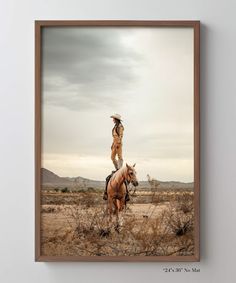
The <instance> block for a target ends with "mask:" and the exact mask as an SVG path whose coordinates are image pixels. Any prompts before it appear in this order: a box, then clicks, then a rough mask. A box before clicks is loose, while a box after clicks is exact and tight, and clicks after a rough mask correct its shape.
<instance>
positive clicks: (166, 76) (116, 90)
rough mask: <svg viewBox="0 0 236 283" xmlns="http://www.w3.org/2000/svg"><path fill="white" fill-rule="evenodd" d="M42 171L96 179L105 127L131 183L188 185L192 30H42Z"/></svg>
mask: <svg viewBox="0 0 236 283" xmlns="http://www.w3.org/2000/svg"><path fill="white" fill-rule="evenodd" d="M42 51H43V53H42V54H43V61H42V66H43V75H42V78H43V93H42V99H43V107H42V123H43V129H42V138H43V140H42V141H43V150H42V165H43V167H45V168H47V169H49V170H51V171H53V172H54V173H56V174H58V175H60V176H71V177H72V176H82V177H86V178H91V179H95V180H104V179H105V177H106V176H107V175H108V174H109V173H110V172H111V170H113V163H112V161H111V159H110V152H111V150H110V146H111V143H112V136H111V129H112V127H113V122H112V119H111V118H110V115H111V114H113V113H119V114H120V115H121V116H122V118H123V125H124V127H125V131H124V138H123V157H124V161H125V162H127V163H130V164H133V163H136V164H137V165H136V167H137V173H138V178H139V180H146V175H147V174H150V175H151V176H152V177H154V178H157V179H159V180H162V181H168V180H169V181H170V180H176V181H184V182H192V181H193V29H191V28H127V27H73V28H72V27H63V28H62V27H61V28H55V27H46V28H44V30H43V44H42Z"/></svg>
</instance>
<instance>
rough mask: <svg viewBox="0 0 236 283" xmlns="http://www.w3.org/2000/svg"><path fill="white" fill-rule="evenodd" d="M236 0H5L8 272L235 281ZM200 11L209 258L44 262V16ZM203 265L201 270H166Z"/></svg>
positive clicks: (82, 278) (1, 271)
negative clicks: (38, 108) (38, 135)
mask: <svg viewBox="0 0 236 283" xmlns="http://www.w3.org/2000/svg"><path fill="white" fill-rule="evenodd" d="M235 10H236V2H235V1H234V0H232V1H231V0H225V1H216V0H215V1H214V0H205V1H203V0H179V1H175V0H173V1H170V0H165V1H160V0H150V1H147V0H146V1H137V0H117V1H115V0H103V1H91V0H87V1H81V0H61V1H59V0H47V1H45V0H38V1H32V0H31V1H30V0H21V1H17V0H1V2H0V48H1V49H0V50H1V52H0V74H1V76H0V82H1V84H0V85H1V88H0V96H1V100H0V101H1V103H0V116H1V117H0V133H1V138H0V156H1V165H0V167H1V168H0V180H1V191H0V193H1V205H0V219H1V222H0V223H1V224H0V282H4V283H8V282H9V283H11V282H26V283H28V282H35V283H38V282H52V283H54V282H55V283H60V282H69V283H70V282H83V283H85V282H103V283H106V282H114V283H116V282H122V281H127V282H135V283H139V282H147V281H148V282H176V283H178V282H189V280H191V282H202V283H203V282H227V283H231V282H235V277H236V276H235V273H234V262H235V257H234V254H235V251H236V245H235V243H236V240H235V239H236V228H235V226H236V225H235V223H236V213H235V205H234V204H235V198H236V188H235V183H236V177H235V176H236V174H235V157H236V156H235V155H236V154H235V148H234V145H236V139H235V138H236V133H235V132H236V131H235V120H236V114H235V113H236V111H235V109H234V108H235V105H236V93H235V91H236V79H235V63H236V54H235V53H236V36H235V35H236V24H235ZM43 19H137V20H141V19H154V20H155V19H188V20H190V19H196V20H200V21H201V23H202V28H201V255H202V258H201V262H200V263H192V264H187V263H176V264H172V263H35V262H34V20H43ZM171 266H174V267H176V266H179V267H180V266H181V267H188V266H193V267H197V268H200V269H201V271H200V273H190V274H189V273H188V274H186V273H181V274H176V273H175V274H173V273H164V272H163V267H171Z"/></svg>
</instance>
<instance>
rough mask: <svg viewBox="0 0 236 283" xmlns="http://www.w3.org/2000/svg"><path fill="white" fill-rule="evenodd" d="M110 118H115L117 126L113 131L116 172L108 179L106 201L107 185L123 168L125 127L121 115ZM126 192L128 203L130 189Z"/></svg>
mask: <svg viewBox="0 0 236 283" xmlns="http://www.w3.org/2000/svg"><path fill="white" fill-rule="evenodd" d="M110 117H111V118H113V122H114V124H115V126H114V127H113V129H112V137H113V143H112V145H111V160H112V162H113V164H114V166H115V169H116V170H115V171H112V173H111V174H110V175H109V176H107V178H106V187H105V191H104V195H103V199H104V200H107V184H108V182H109V180H110V178H111V176H112V174H113V173H114V172H116V171H117V170H119V169H120V168H121V167H122V166H123V156H122V138H123V132H124V126H123V125H122V123H121V122H122V120H121V116H120V115H119V114H114V115H112V116H110ZM116 156H117V157H118V159H116ZM126 188H127V184H126ZM126 191H127V194H126V201H129V194H128V189H127V190H126Z"/></svg>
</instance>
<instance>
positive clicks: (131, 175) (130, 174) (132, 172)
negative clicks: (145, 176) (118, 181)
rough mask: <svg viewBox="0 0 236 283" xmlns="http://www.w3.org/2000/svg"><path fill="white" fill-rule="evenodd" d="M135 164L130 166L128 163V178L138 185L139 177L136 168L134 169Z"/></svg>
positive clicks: (130, 181)
mask: <svg viewBox="0 0 236 283" xmlns="http://www.w3.org/2000/svg"><path fill="white" fill-rule="evenodd" d="M134 167H135V164H134V165H133V166H129V165H128V164H127V163H126V180H127V181H128V182H129V183H132V184H133V185H134V186H135V187H136V186H138V179H137V176H136V170H135V169H134Z"/></svg>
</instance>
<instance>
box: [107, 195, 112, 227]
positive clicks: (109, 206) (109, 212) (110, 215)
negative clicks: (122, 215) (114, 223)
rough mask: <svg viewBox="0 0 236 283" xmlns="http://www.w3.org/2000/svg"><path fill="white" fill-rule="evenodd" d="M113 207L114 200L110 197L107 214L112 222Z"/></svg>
mask: <svg viewBox="0 0 236 283" xmlns="http://www.w3.org/2000/svg"><path fill="white" fill-rule="evenodd" d="M112 205H113V201H112V198H110V197H108V200H107V212H108V215H109V220H110V221H111V220H112V218H111V217H112Z"/></svg>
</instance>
